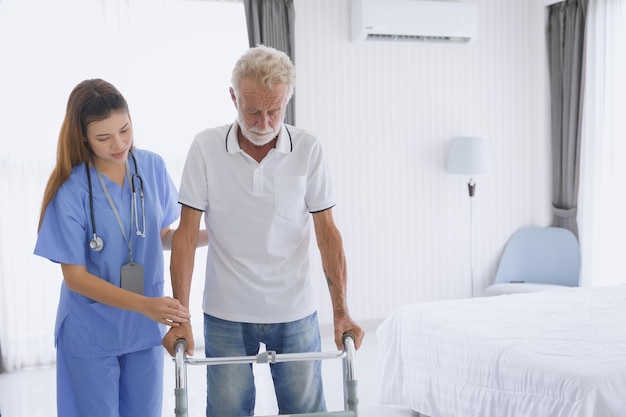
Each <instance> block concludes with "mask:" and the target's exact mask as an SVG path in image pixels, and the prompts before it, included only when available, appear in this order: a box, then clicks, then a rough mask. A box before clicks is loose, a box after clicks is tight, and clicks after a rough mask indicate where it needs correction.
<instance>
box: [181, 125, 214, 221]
mask: <svg viewBox="0 0 626 417" xmlns="http://www.w3.org/2000/svg"><path fill="white" fill-rule="evenodd" d="M204 152H205V151H204V150H203V149H202V148H201V141H200V136H196V138H195V139H194V141H193V142H192V144H191V146H190V147H189V152H188V154H187V159H186V161H185V167H184V169H183V175H182V180H181V184H180V191H179V195H178V202H179V203H181V204H184V205H186V206H189V207H192V208H194V209H196V210H200V211H207V209H208V205H209V201H208V192H207V187H208V185H207V178H206V169H205V161H204V159H203V156H202V155H203V153H204Z"/></svg>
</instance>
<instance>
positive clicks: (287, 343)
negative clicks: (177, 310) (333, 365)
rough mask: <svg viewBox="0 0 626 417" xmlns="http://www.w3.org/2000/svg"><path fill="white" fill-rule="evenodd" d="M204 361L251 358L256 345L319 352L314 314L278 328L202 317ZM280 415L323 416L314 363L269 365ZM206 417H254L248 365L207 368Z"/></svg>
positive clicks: (323, 404) (319, 378)
mask: <svg viewBox="0 0 626 417" xmlns="http://www.w3.org/2000/svg"><path fill="white" fill-rule="evenodd" d="M204 338H205V349H204V350H205V354H206V356H207V357H208V358H211V357H223V356H253V355H256V354H258V353H259V344H260V343H264V344H265V346H266V349H267V350H273V351H275V352H276V353H302V352H319V351H320V350H321V344H322V343H321V339H320V332H319V326H318V323H317V313H313V314H311V315H310V316H308V317H305V318H304V319H301V320H296V321H293V322H289V323H278V324H254V323H238V322H232V321H226V320H221V319H218V318H216V317H212V316H209V315H207V314H205V315H204ZM270 369H271V374H272V379H273V381H274V391H275V393H276V399H277V401H278V410H279V413H280V414H301V413H316V412H325V411H326V402H325V400H324V389H323V385H322V372H321V371H322V367H321V362H320V361H319V360H315V361H297V362H280V363H275V364H270ZM207 387H208V388H207V408H206V415H207V417H241V416H252V415H254V406H255V399H256V390H255V386H254V375H253V371H252V364H228V365H210V366H207Z"/></svg>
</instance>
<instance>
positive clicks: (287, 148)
mask: <svg viewBox="0 0 626 417" xmlns="http://www.w3.org/2000/svg"><path fill="white" fill-rule="evenodd" d="M238 131H239V122H238V121H237V120H235V121H234V122H233V124H232V125H231V126H230V128H229V129H228V133H227V136H226V151H227V152H228V153H237V152H241V147H240V146H239V140H238V139H237V132H238ZM274 149H275V150H276V151H277V152H280V153H284V154H287V153H290V152H291V151H292V150H293V143H292V141H291V134H290V133H289V131H288V130H287V126H285V124H284V123H283V124H282V126H281V127H280V132H278V140H277V141H276V146H275V147H274Z"/></svg>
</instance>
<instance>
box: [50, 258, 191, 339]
mask: <svg viewBox="0 0 626 417" xmlns="http://www.w3.org/2000/svg"><path fill="white" fill-rule="evenodd" d="M61 270H62V271H63V279H64V281H65V285H67V287H68V288H69V289H70V290H72V291H74V292H76V293H78V294H80V295H82V296H85V297H87V298H91V299H92V300H95V301H97V302H99V303H102V304H106V305H109V306H112V307H117V308H122V309H124V310H130V311H135V312H137V313H141V314H143V315H145V316H147V317H149V318H150V319H152V320H154V321H156V322H158V323H162V324H166V325H168V326H172V327H177V326H179V325H180V324H181V323H189V317H190V315H189V311H188V310H187V308H186V307H185V306H183V305H182V304H181V303H180V302H179V301H178V300H176V299H174V298H172V297H158V298H154V297H146V296H143V295H139V294H136V293H134V292H132V291H127V290H124V289H122V288H120V287H118V286H116V285H113V284H111V283H110V282H108V281H105V280H103V279H101V278H99V277H97V276H95V275H93V274H91V273H89V272H88V271H87V268H86V267H85V265H70V264H61Z"/></svg>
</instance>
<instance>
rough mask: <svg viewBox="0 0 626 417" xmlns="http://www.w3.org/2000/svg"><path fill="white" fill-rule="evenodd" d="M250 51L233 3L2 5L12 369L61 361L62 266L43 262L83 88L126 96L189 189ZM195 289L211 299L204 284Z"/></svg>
mask: <svg viewBox="0 0 626 417" xmlns="http://www.w3.org/2000/svg"><path fill="white" fill-rule="evenodd" d="M247 47H248V37H247V30H246V23H245V15H244V9H243V4H241V3H237V2H232V1H229V2H222V1H202V2H200V1H191V0H133V1H122V0H119V1H113V0H55V1H49V0H30V1H23V0H1V1H0V57H1V58H0V59H1V62H0V143H1V144H2V145H1V146H0V193H1V194H0V349H1V351H2V359H3V361H2V363H3V365H4V367H5V368H6V369H7V370H14V369H18V368H22V367H26V366H32V365H38V364H47V363H52V362H53V361H54V344H53V329H54V319H55V314H56V307H57V301H58V294H59V286H60V282H61V279H62V277H61V274H60V267H59V266H58V265H54V264H52V263H51V262H49V261H47V260H45V259H40V258H38V257H36V256H34V255H33V254H32V253H33V248H34V243H35V239H36V234H37V231H36V229H37V221H38V215H39V206H40V204H41V197H42V193H43V188H44V186H45V182H46V180H47V178H48V176H49V173H50V170H51V169H52V167H53V165H54V163H55V152H56V142H57V136H58V132H59V128H60V126H61V121H62V118H63V115H64V111H65V105H66V102H67V97H68V95H69V93H70V91H71V89H72V88H73V87H74V86H75V85H76V84H77V83H78V82H80V81H82V80H83V79H86V78H95V77H98V78H104V79H106V80H107V81H110V82H112V83H113V84H114V85H115V86H116V87H118V89H119V90H120V91H121V92H122V93H123V94H124V95H125V96H126V99H127V100H128V102H129V105H130V110H131V114H132V118H133V123H134V126H135V141H136V144H137V146H139V147H143V148H147V149H151V150H154V151H156V152H158V153H160V154H161V155H162V156H163V157H164V158H165V160H166V163H167V165H168V168H169V170H170V174H171V175H172V177H173V178H174V181H175V182H177V183H178V182H179V179H180V171H181V169H182V164H183V162H184V158H185V156H186V153H187V149H188V145H189V144H190V142H191V140H192V139H193V136H194V134H195V133H197V132H198V131H200V130H202V129H204V128H205V127H208V126H213V125H219V124H225V123H229V122H231V121H232V120H233V119H234V117H235V112H234V108H233V105H232V103H231V102H230V97H229V95H228V87H229V82H230V71H231V69H232V66H233V64H234V62H235V60H236V59H237V58H238V57H239V55H240V54H241V53H242V52H243V51H244V50H245V49H246V48H247ZM201 256H202V255H201V254H200V252H199V257H201ZM166 259H168V258H166ZM197 265H200V266H203V260H202V259H198V260H197ZM199 269H200V270H201V269H202V268H199ZM166 270H167V268H166ZM200 272H201V271H200ZM166 280H169V277H166ZM195 283H196V284H199V285H200V288H199V289H194V291H195V293H196V294H201V292H202V289H201V284H202V279H201V278H200V279H195ZM197 298H198V300H197V301H198V306H192V309H194V311H198V312H199V311H201V308H200V306H199V303H200V300H199V299H200V297H197ZM196 316H198V317H195V318H194V319H196V320H201V316H202V315H201V314H196ZM194 326H195V327H196V328H198V327H199V326H201V324H194ZM200 328H201V327H200ZM198 335H199V336H200V337H201V336H202V335H201V332H199V333H198Z"/></svg>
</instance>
